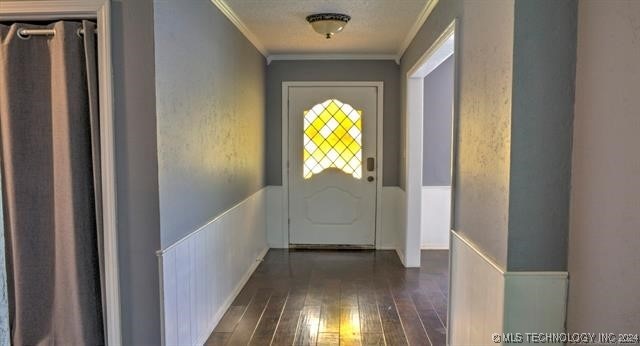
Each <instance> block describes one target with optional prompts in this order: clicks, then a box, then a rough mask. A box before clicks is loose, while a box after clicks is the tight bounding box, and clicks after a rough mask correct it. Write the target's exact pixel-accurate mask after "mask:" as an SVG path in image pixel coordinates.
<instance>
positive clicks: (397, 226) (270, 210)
mask: <svg viewBox="0 0 640 346" xmlns="http://www.w3.org/2000/svg"><path fill="white" fill-rule="evenodd" d="M265 190H266V212H267V242H268V244H269V247H270V248H287V247H289V244H288V236H287V234H286V232H287V227H286V226H287V225H286V221H285V220H283V215H284V210H283V208H284V203H283V201H284V196H283V193H284V192H283V188H282V186H275V185H270V186H267V187H266V188H265ZM402 203H404V191H402V189H400V188H399V187H397V186H383V187H382V208H381V209H382V220H381V223H380V225H381V227H380V230H379V232H378V234H377V235H376V248H377V249H388V250H395V249H397V247H398V234H399V233H400V230H401V229H402V228H401V226H402V224H401V222H402V217H401V216H402V214H401V212H402V209H401V208H400V206H401V205H402Z"/></svg>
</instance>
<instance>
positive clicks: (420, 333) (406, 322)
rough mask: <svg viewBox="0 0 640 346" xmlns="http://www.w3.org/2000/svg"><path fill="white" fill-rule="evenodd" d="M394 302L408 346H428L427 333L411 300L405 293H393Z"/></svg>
mask: <svg viewBox="0 0 640 346" xmlns="http://www.w3.org/2000/svg"><path fill="white" fill-rule="evenodd" d="M394 300H395V303H396V309H397V310H398V315H399V316H400V320H401V321H402V327H403V328H404V333H405V336H406V337H407V341H408V342H409V344H410V345H426V346H428V345H430V343H431V342H430V341H429V338H428V337H427V331H426V330H425V329H424V327H423V325H422V321H421V320H420V316H419V315H418V311H417V310H416V307H415V305H414V304H413V301H412V300H411V298H409V296H408V295H407V294H406V293H395V294H394Z"/></svg>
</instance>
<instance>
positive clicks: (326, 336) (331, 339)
mask: <svg viewBox="0 0 640 346" xmlns="http://www.w3.org/2000/svg"><path fill="white" fill-rule="evenodd" d="M317 345H318V346H338V345H340V333H319V334H318V343H317Z"/></svg>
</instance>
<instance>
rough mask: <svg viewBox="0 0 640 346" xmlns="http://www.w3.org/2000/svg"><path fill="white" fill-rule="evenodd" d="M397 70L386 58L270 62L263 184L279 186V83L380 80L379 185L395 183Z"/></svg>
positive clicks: (396, 179) (398, 122)
mask: <svg viewBox="0 0 640 346" xmlns="http://www.w3.org/2000/svg"><path fill="white" fill-rule="evenodd" d="M399 72H400V69H399V67H398V65H397V64H396V63H395V62H393V61H390V60H362V61H357V60H336V61H329V60H318V61H273V62H271V64H270V65H269V66H268V69H267V149H268V153H267V184H269V185H282V82H283V81H383V82H384V97H383V98H384V110H383V111H384V119H383V122H384V123H383V126H384V132H383V144H384V149H383V155H384V156H383V161H384V162H383V185H385V186H396V185H398V165H399V148H400V143H399V139H400V138H399V134H400V132H399V131H400V94H399V90H400V89H399V88H400V85H399V83H400V76H399Z"/></svg>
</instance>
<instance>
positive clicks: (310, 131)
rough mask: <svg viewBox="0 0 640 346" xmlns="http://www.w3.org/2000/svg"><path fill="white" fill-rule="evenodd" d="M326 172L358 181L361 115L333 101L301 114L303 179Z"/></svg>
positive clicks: (360, 167) (359, 176)
mask: <svg viewBox="0 0 640 346" xmlns="http://www.w3.org/2000/svg"><path fill="white" fill-rule="evenodd" d="M329 168H336V169H339V170H341V171H343V172H344V173H347V174H350V175H352V176H353V177H354V178H356V179H360V178H362V111H360V110H355V109H353V107H352V106H351V105H349V104H346V103H343V102H340V101H338V100H336V99H330V100H326V101H324V102H322V103H320V104H317V105H315V106H313V107H312V108H311V109H310V110H307V111H305V112H304V167H303V175H304V178H305V179H309V178H311V177H312V176H313V175H314V174H318V173H320V172H322V171H324V170H325V169H329Z"/></svg>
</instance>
